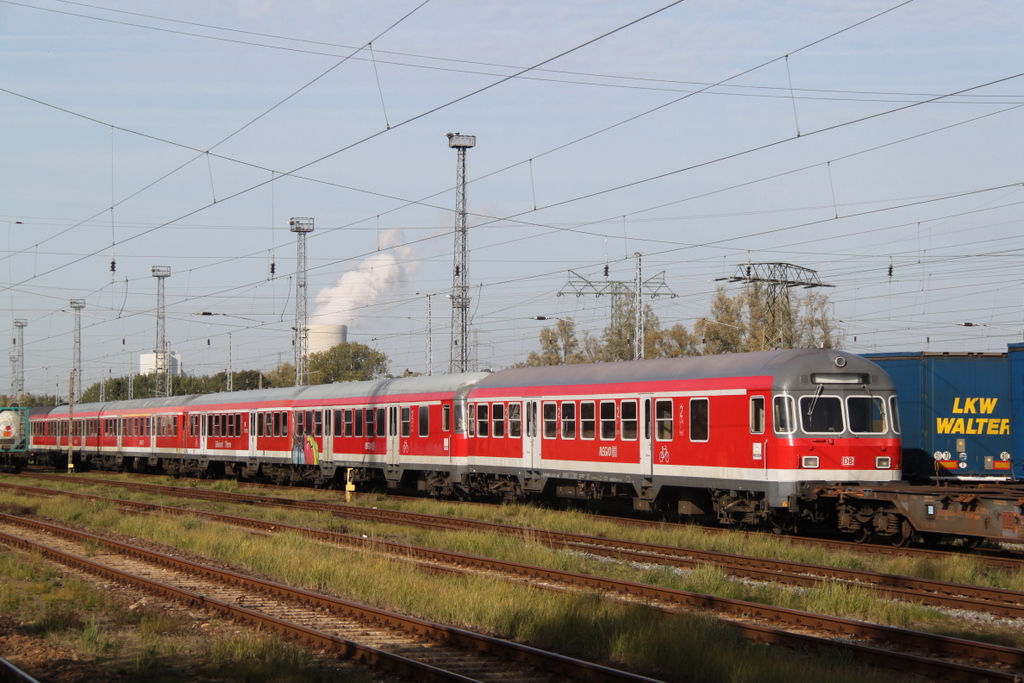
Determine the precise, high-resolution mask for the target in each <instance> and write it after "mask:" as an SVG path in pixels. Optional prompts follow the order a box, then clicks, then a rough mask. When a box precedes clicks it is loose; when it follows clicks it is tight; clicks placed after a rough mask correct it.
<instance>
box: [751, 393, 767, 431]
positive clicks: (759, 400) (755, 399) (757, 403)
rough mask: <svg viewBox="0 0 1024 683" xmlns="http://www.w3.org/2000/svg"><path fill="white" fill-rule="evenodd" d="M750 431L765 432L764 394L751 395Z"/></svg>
mask: <svg viewBox="0 0 1024 683" xmlns="http://www.w3.org/2000/svg"><path fill="white" fill-rule="evenodd" d="M750 433H751V434H764V396H751V397H750Z"/></svg>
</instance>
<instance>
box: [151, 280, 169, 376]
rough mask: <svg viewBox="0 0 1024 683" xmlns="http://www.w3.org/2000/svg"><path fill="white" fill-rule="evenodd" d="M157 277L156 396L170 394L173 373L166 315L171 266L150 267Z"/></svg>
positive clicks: (154, 352)
mask: <svg viewBox="0 0 1024 683" xmlns="http://www.w3.org/2000/svg"><path fill="white" fill-rule="evenodd" d="M150 272H151V273H152V274H153V277H155V278H156V349H155V350H154V351H153V355H154V357H155V360H156V362H155V363H154V364H153V365H154V372H153V374H154V375H155V377H154V378H153V379H154V382H153V395H154V396H170V394H171V373H170V372H169V371H168V367H167V329H166V326H165V322H164V321H165V320H166V318H165V316H164V280H166V279H167V278H169V277H170V276H171V267H170V266H153V267H152V268H151V269H150Z"/></svg>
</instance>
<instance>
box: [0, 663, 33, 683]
mask: <svg viewBox="0 0 1024 683" xmlns="http://www.w3.org/2000/svg"><path fill="white" fill-rule="evenodd" d="M0 683H39V681H38V680H37V679H35V678H32V676H29V675H28V674H27V673H25V672H24V671H22V670H21V669H19V668H18V667H16V666H15V665H14V664H12V663H10V662H9V661H7V660H6V659H4V658H3V657H0Z"/></svg>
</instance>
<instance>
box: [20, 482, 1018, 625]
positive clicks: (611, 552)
mask: <svg viewBox="0 0 1024 683" xmlns="http://www.w3.org/2000/svg"><path fill="white" fill-rule="evenodd" d="M64 481H67V479H66V478H65V479H64ZM99 481H102V482H104V483H112V484H114V485H121V486H123V487H127V488H130V489H135V490H140V489H139V487H144V488H142V489H141V490H158V491H160V492H164V493H170V494H172V495H176V496H179V497H188V498H200V499H204V500H216V501H218V502H241V503H245V504H258V505H267V504H275V505H276V504H277V503H278V502H280V501H282V500H283V501H287V503H285V504H284V507H288V508H293V509H306V510H316V511H321V512H322V511H327V512H331V513H332V514H335V515H337V516H342V517H347V518H355V519H361V520H366V521H386V522H389V523H402V524H415V525H418V526H421V527H427V528H432V529H469V530H476V531H485V532H488V533H500V534H504V535H515V536H524V537H529V538H531V539H532V540H535V541H537V542H540V543H544V544H546V545H549V546H553V547H562V548H571V549H574V550H577V551H581V552H588V553H591V554H595V555H601V556H606V557H617V558H622V559H627V560H631V561H635V562H650V563H655V564H665V565H670V566H675V567H682V568H692V567H694V566H697V565H700V564H713V565H715V566H716V567H719V568H720V569H722V570H723V571H725V572H727V573H730V574H733V575H736V576H743V577H746V578H752V579H756V580H760V581H771V582H777V583H786V584H789V585H797V586H816V585H820V584H821V583H822V582H824V581H828V580H837V579H838V580H843V581H846V582H850V583H856V584H861V585H865V586H869V587H871V588H872V589H874V590H877V591H879V592H880V593H883V594H885V595H888V596H890V597H893V598H896V599H900V600H904V601H908V602H918V603H922V604H927V605H934V606H938V607H952V608H956V609H969V610H974V611H978V612H984V613H987V614H992V615H995V616H1001V617H1011V618H1021V617H1024V592H1020V591H1012V590H1007V589H999V588H988V587H984V586H969V585H965V584H958V583H952V582H948V581H937V580H933V579H921V578H916V577H907V576H900V575H896V574H883V573H879V572H869V571H863V570H856V569H843V568H839V567H828V566H822V565H813V564H808V563H800V562H791V561H787V560H772V559H765V558H755V557H749V556H744V555H736V554H732V553H724V552H718V551H710V550H697V549H693V548H683V547H679V546H666V545H654V544H649V543H640V542H636V541H629V540H624V539H609V538H603V537H597V536H588V535H585V534H575V533H570V532H560V531H548V530H544V529H535V528H525V527H516V526H510V525H504V524H495V523H492V522H480V521H477V520H469V519H465V518H450V517H443V518H440V517H436V516H432V515H427V514H425V513H414V512H396V511H393V510H379V509H369V508H362V507H357V506H352V505H341V504H337V503H328V502H313V501H295V500H294V499H287V498H285V499H282V498H277V497H267V496H253V495H251V494H232V493H227V492H220V491H204V490H199V491H197V490H196V489H186V488H184V487H178V486H163V485H157V484H142V483H132V482H110V481H109V480H99ZM99 481H95V480H94V481H91V482H89V483H92V484H98V483H99ZM7 486H19V485H18V484H7ZM154 487H155V488H154ZM27 488H32V487H27ZM41 490H43V491H45V490H46V489H41ZM211 494H212V495H211ZM79 495H89V494H79Z"/></svg>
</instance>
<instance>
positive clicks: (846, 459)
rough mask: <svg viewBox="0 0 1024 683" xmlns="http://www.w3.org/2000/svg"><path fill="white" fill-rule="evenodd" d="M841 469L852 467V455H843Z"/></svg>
mask: <svg viewBox="0 0 1024 683" xmlns="http://www.w3.org/2000/svg"><path fill="white" fill-rule="evenodd" d="M843 467H853V456H852V455H844V456H843Z"/></svg>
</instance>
